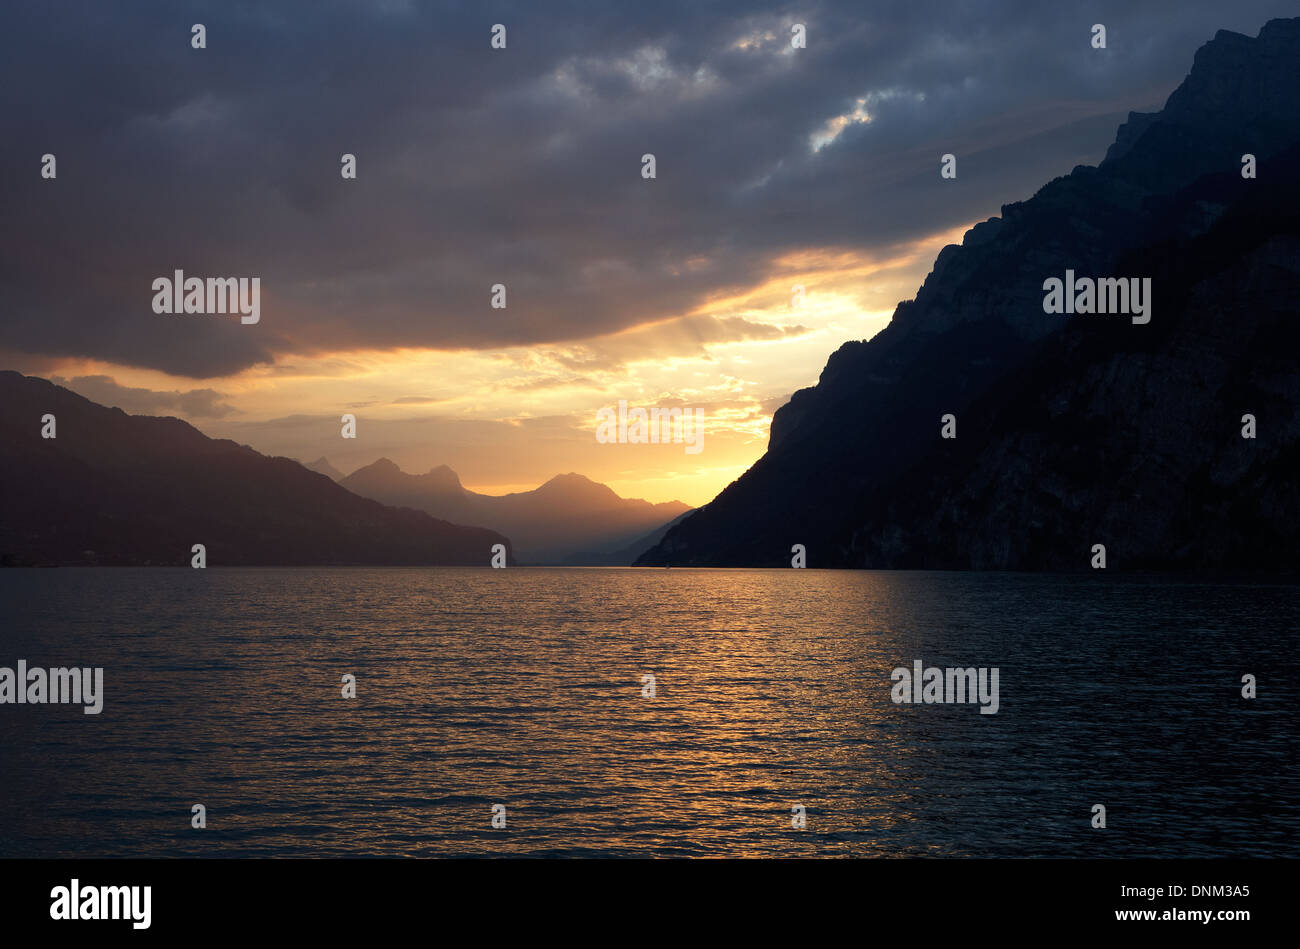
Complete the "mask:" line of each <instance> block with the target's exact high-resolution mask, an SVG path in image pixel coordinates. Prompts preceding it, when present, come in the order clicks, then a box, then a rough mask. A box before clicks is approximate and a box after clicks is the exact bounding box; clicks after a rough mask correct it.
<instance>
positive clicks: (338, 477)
mask: <svg viewBox="0 0 1300 949" xmlns="http://www.w3.org/2000/svg"><path fill="white" fill-rule="evenodd" d="M299 464H301V465H302V466H303V467H304V468H306V469H307V470H308V471H314V472H316V473H317V474H323V475H324V476H325V477H327V478H329V479H330V480H331V481H342V480H343V472H341V471H339V469H337V468H335V467H334V466H333V465H331V464H330V460H329V459H328V458H326V457H325V456H324V455H321V456H320V457H319V458H317V459H316V460H315V461H313V462H311V463H310V464H308V463H307V462H305V461H304V462H299Z"/></svg>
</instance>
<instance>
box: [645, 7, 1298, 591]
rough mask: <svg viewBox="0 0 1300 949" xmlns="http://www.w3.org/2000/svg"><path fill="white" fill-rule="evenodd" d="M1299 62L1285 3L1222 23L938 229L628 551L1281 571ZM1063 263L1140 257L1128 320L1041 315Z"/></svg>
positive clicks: (1292, 419)
mask: <svg viewBox="0 0 1300 949" xmlns="http://www.w3.org/2000/svg"><path fill="white" fill-rule="evenodd" d="M1297 63H1300V19H1287V20H1273V21H1270V22H1269V23H1268V24H1267V25H1266V26H1265V27H1264V28H1263V29H1262V30H1261V31H1260V34H1259V36H1258V37H1257V38H1253V39H1252V38H1250V37H1246V36H1242V35H1240V34H1236V33H1229V32H1226V31H1220V32H1219V33H1218V34H1217V35H1216V36H1215V38H1214V39H1213V40H1212V41H1211V42H1210V43H1208V44H1206V45H1205V46H1204V47H1202V48H1201V49H1200V50H1199V51H1198V52H1197V54H1196V57H1195V61H1194V64H1193V67H1192V70H1191V73H1190V74H1189V75H1188V77H1187V78H1186V80H1185V81H1184V82H1183V83H1182V84H1181V85H1180V86H1179V87H1178V89H1177V90H1175V91H1174V92H1173V93H1172V94H1171V95H1170V96H1169V98H1168V100H1167V102H1166V104H1165V107H1164V108H1163V109H1162V110H1161V111H1160V112H1157V113H1146V114H1139V113H1132V114H1130V116H1129V119H1128V121H1127V122H1126V123H1124V125H1123V126H1121V128H1120V129H1119V132H1118V135H1117V137H1116V141H1115V143H1114V145H1113V146H1112V147H1111V148H1110V150H1109V152H1108V153H1107V155H1106V158H1105V159H1104V160H1103V162H1102V163H1101V164H1100V165H1099V166H1097V167H1086V166H1080V167H1078V168H1075V169H1074V170H1073V172H1071V174H1069V175H1067V176H1065V177H1062V178H1057V179H1056V180H1054V181H1052V182H1051V183H1049V184H1048V185H1046V186H1045V187H1043V188H1042V189H1041V190H1040V191H1039V192H1038V193H1037V194H1035V195H1034V196H1033V197H1032V198H1031V199H1029V200H1027V201H1023V202H1018V203H1016V204H1012V205H1008V206H1005V207H1003V208H1002V214H1001V216H1000V217H996V218H992V219H990V220H988V221H985V222H983V223H981V224H978V225H976V226H975V227H974V228H972V229H971V230H970V231H968V232H967V233H966V235H965V238H964V240H963V242H962V244H961V246H960V247H958V246H949V247H945V248H944V249H943V251H942V252H941V253H940V254H939V256H938V258H937V259H936V260H935V263H934V268H933V271H932V272H931V273H930V275H929V276H928V277H927V278H926V280H925V283H924V284H923V286H922V287H921V288H920V290H919V291H918V293H917V295H916V298H915V299H914V300H912V301H908V302H904V303H901V304H899V306H898V308H897V310H896V311H895V313H894V317H893V319H892V321H891V322H890V324H889V325H888V326H887V327H886V328H885V329H884V330H883V331H881V332H880V333H879V334H878V335H877V336H875V337H874V338H872V339H871V340H869V341H865V342H864V341H854V342H849V343H845V344H844V345H843V346H842V347H840V349H839V350H838V351H837V352H836V353H834V354H833V355H832V356H831V357H830V359H829V360H828V362H827V364H826V367H825V369H824V370H823V371H822V374H821V377H820V379H819V381H818V383H817V385H816V386H813V387H811V388H808V389H803V390H800V391H799V392H796V393H795V394H794V396H793V397H792V398H791V399H790V401H789V403H787V404H786V405H785V406H783V407H782V408H781V409H780V410H778V412H777V413H776V415H775V416H774V418H773V420H772V429H771V435H770V439H769V444H768V449H767V452H766V453H765V454H764V455H763V457H762V458H761V459H760V460H759V461H758V462H757V463H756V464H755V465H754V466H753V467H752V468H751V469H750V470H749V471H747V472H746V473H745V474H744V475H743V476H742V477H741V478H739V479H738V480H737V481H735V482H733V483H732V484H731V485H730V486H729V487H728V488H727V489H726V490H724V491H723V492H722V493H721V494H720V495H719V496H718V497H717V498H715V499H714V500H713V501H711V502H710V503H709V504H708V505H707V506H706V507H704V508H701V509H700V510H699V511H697V512H695V513H694V514H692V515H691V516H690V517H687V518H686V519H684V520H683V521H682V522H681V523H680V524H679V525H677V526H676V527H675V528H673V529H672V530H670V531H669V532H668V533H667V535H666V536H665V537H664V539H663V540H662V541H661V542H660V543H659V544H658V545H656V546H655V547H654V548H653V549H652V550H650V551H647V552H646V554H644V555H643V556H642V557H641V558H640V559H639V560H638V563H639V564H641V565H647V566H648V565H658V564H663V563H671V564H673V565H688V564H701V565H703V564H718V565H769V566H788V565H789V564H790V558H791V553H790V550H791V547H792V545H794V544H804V545H805V546H806V548H807V557H808V565H809V566H830V567H887V568H949V569H1015V570H1073V569H1084V570H1086V569H1088V568H1089V565H1090V563H1091V559H1092V548H1093V545H1095V544H1102V545H1104V546H1105V547H1106V554H1107V566H1108V567H1109V568H1120V569H1126V568H1128V569H1208V570H1223V569H1235V568H1247V569H1268V570H1286V571H1293V570H1295V569H1300V543H1297V540H1300V489H1298V487H1297V479H1296V477H1295V472H1296V471H1297V470H1300V468H1298V467H1297V462H1298V461H1300V413H1298V412H1297V407H1298V406H1300V362H1297V359H1296V357H1295V353H1296V352H1297V351H1298V350H1300V345H1298V344H1300V184H1298V182H1300V107H1298V106H1297V102H1300V69H1297V68H1296V66H1297ZM1245 154H1252V155H1254V156H1255V157H1256V161H1257V177H1255V178H1253V179H1249V178H1245V177H1243V172H1242V169H1243V155H1245ZM1067 270H1072V271H1073V272H1074V273H1075V274H1077V275H1080V276H1089V277H1149V278H1151V288H1152V289H1151V296H1150V303H1151V309H1150V317H1151V318H1150V322H1149V323H1145V324H1137V323H1134V322H1133V321H1132V319H1131V318H1130V317H1129V316H1126V315H1106V316H1099V315H1068V316H1067V315H1057V314H1049V313H1047V312H1045V300H1044V298H1045V293H1044V291H1045V289H1047V287H1045V281H1046V280H1048V279H1049V278H1053V277H1055V278H1062V279H1063V278H1064V277H1065V276H1066V272H1067ZM948 413H951V414H953V415H955V416H956V436H957V437H956V438H949V439H945V438H943V437H941V417H942V416H943V415H945V414H948ZM1245 415H1252V416H1254V418H1255V420H1256V424H1257V426H1258V430H1257V437H1256V438H1253V439H1251V438H1244V437H1242V432H1243V429H1244V423H1243V416H1245ZM810 486H815V487H814V488H813V489H812V490H810Z"/></svg>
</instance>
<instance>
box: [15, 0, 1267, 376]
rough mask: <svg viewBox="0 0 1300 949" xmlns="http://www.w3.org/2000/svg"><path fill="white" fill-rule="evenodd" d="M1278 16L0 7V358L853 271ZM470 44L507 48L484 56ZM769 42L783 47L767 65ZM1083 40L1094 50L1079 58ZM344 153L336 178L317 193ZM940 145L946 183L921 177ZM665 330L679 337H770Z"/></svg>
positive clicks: (101, 356) (215, 362)
mask: <svg viewBox="0 0 1300 949" xmlns="http://www.w3.org/2000/svg"><path fill="white" fill-rule="evenodd" d="M1283 12H1285V11H1284V10H1283V9H1282V8H1281V5H1280V4H1278V3H1276V2H1272V0H1242V2H1239V3H1235V4H1233V5H1232V6H1231V7H1230V8H1225V7H1223V5H1222V4H1217V3H1210V2H1201V3H1194V2H1178V3H1175V2H1166V0H1159V2H1152V3H1147V4H1142V5H1140V7H1139V6H1138V5H1133V4H1130V3H1128V2H1127V0H1098V2H1095V3H1093V4H1092V5H1091V6H1090V7H1089V10H1088V13H1087V16H1086V17H1081V16H1080V15H1079V14H1078V13H1077V11H1075V10H1073V9H1070V8H1069V5H1064V6H1057V5H1051V4H1035V3H1030V2H1027V0H1023V2H1022V0H1001V2H997V0H990V2H988V3H981V4H968V5H955V4H951V3H932V2H924V0H907V2H893V3H884V4H872V5H863V4H861V3H858V2H852V0H843V2H830V0H810V2H809V3H807V4H804V5H801V6H799V7H797V8H790V7H787V6H785V5H784V4H779V3H761V2H760V3H758V4H754V3H750V2H747V3H744V4H740V3H736V4H726V3H721V4H700V3H698V2H694V0H689V2H688V0H680V2H670V0H666V2H662V3H656V4H649V5H646V4H634V3H627V4H612V3H610V4H601V5H598V6H595V5H591V4H586V3H576V2H572V3H554V4H545V5H540V4H509V3H506V4H502V5H499V7H498V8H494V12H493V14H492V16H491V17H485V16H483V15H480V14H479V13H477V12H474V10H473V7H472V6H470V7H468V8H462V7H460V6H459V5H446V4H421V3H396V2H395V3H386V4H383V5H379V6H375V5H368V4H361V3H354V2H344V0H322V2H319V3H313V4H311V5H310V7H303V8H296V7H284V8H274V7H264V6H262V5H257V4H251V5H246V4H230V3H225V2H221V3H218V2H215V0H212V2H194V3H190V4H188V5H187V6H186V7H185V15H184V18H183V19H182V18H180V17H178V16H177V15H176V14H175V7H174V5H173V4H170V3H164V2H161V0H158V2H152V3H139V4H132V5H130V6H129V7H125V8H122V9H119V10H115V11H114V12H113V13H112V14H111V15H109V14H105V13H104V12H103V9H102V6H101V5H100V4H98V3H96V2H92V0H86V2H83V3H80V4H76V3H74V4H71V5H70V7H69V8H67V9H65V10H63V12H61V14H60V16H59V17H57V18H53V17H50V16H49V15H48V13H47V12H46V11H45V10H44V9H43V8H42V7H41V6H40V5H18V6H17V7H16V8H14V9H12V10H9V11H7V13H6V36H7V38H9V39H10V41H11V42H10V43H9V44H8V49H7V53H6V56H5V57H4V58H3V60H0V111H2V112H3V115H4V117H5V125H6V140H7V141H8V142H10V143H11V144H12V145H13V147H11V148H7V149H5V150H4V152H3V153H2V154H0V176H2V177H3V180H4V181H5V183H6V195H5V202H6V206H5V211H4V214H3V215H2V216H0V306H3V308H4V310H3V312H4V318H3V320H0V351H3V350H9V351H13V352H17V353H21V354H31V355H32V358H33V359H40V358H48V357H52V356H66V357H78V358H84V359H93V360H100V361H103V362H107V363H115V364H118V365H123V366H134V367H141V368H146V369H156V370H162V371H165V372H168V373H172V374H176V375H182V376H186V377H190V378H214V377H221V376H224V375H228V374H232V373H235V372H237V371H239V370H243V369H247V368H249V367H255V366H259V365H266V364H272V363H276V362H277V361H280V362H284V361H292V360H293V359H294V358H295V356H319V355H321V354H328V353H331V352H335V351H341V350H355V349H362V348H370V349H398V348H403V347H405V348H417V349H418V348H429V347H432V348H439V349H446V350H457V349H494V348H501V347H507V346H527V345H538V344H544V345H571V344H576V343H582V342H584V341H590V340H593V339H597V338H600V339H609V338H612V337H613V336H615V335H617V334H619V333H620V332H622V331H627V330H630V329H633V328H635V327H638V326H642V325H646V324H656V325H658V324H661V323H662V322H663V321H665V320H669V319H672V318H681V317H688V316H689V315H690V314H693V313H696V312H697V311H698V310H699V309H700V308H701V306H702V305H704V303H705V302H706V301H708V300H710V299H714V298H717V297H718V296H719V295H726V294H729V293H731V294H734V293H740V292H742V291H744V290H745V289H746V288H748V287H751V286H753V285H754V284H755V283H758V282H761V281H762V280H763V279H764V278H765V276H766V275H767V274H768V273H769V272H770V268H771V265H772V261H774V260H776V259H780V258H783V257H788V256H790V255H792V254H797V253H799V252H801V251H806V250H814V249H833V250H841V251H845V252H852V253H856V254H862V255H878V254H880V253H881V252H882V251H884V250H885V249H888V248H890V247H895V246H899V245H903V244H907V243H908V242H912V241H915V240H917V239H918V238H920V237H922V236H924V235H926V234H933V233H936V232H938V231H941V230H944V229H946V228H951V227H954V226H958V225H961V224H964V223H968V222H970V221H974V220H980V219H983V218H985V217H988V216H990V215H991V214H996V213H997V212H998V209H999V207H1000V205H1001V204H1002V203H1006V202H1009V201H1012V200H1018V199H1021V198H1024V197H1027V196H1028V195H1029V194H1030V193H1032V191H1033V190H1034V189H1035V188H1037V187H1038V186H1039V185H1041V184H1042V183H1044V182H1045V181H1046V180H1048V179H1049V178H1051V177H1053V176H1055V175H1058V174H1063V173H1066V172H1068V171H1069V170H1070V168H1071V167H1072V166H1073V165H1075V164H1078V163H1080V162H1095V161H1097V160H1098V159H1099V158H1100V157H1101V155H1102V154H1104V151H1105V147H1106V145H1107V144H1108V143H1109V141H1110V139H1111V137H1112V135H1113V132H1114V128H1115V126H1116V125H1117V124H1118V122H1119V121H1120V120H1121V119H1122V118H1123V114H1124V113H1125V112H1126V111H1127V110H1128V109H1130V108H1149V107H1153V106H1156V105H1158V104H1159V103H1160V102H1161V101H1162V100H1163V98H1164V97H1165V96H1166V95H1167V94H1168V92H1169V91H1170V90H1172V89H1173V87H1174V86H1175V85H1176V84H1177V83H1178V81H1179V80H1180V79H1181V78H1182V76H1183V75H1184V74H1185V73H1186V71H1187V69H1188V68H1189V66H1190V63H1191V58H1192V54H1193V52H1194V51H1195V49H1196V48H1197V47H1198V46H1199V45H1200V44H1202V43H1203V42H1205V41H1207V40H1208V39H1209V38H1210V37H1212V36H1213V34H1214V32H1215V31H1216V30H1217V29H1219V28H1221V27H1226V28H1230V29H1238V30H1241V31H1243V32H1250V33H1252V34H1253V33H1254V32H1256V31H1257V30H1258V28H1259V26H1260V25H1262V23H1263V22H1264V20H1265V19H1267V17H1268V16H1269V15H1277V14H1281V13H1283ZM1085 20H1086V21H1087V22H1084V21H1085ZM191 22H202V23H204V24H205V25H206V26H207V31H208V48H207V49H205V50H194V49H192V48H191V47H190V44H189V39H190V37H189V30H188V24H189V23H191ZM491 22H502V23H504V24H505V25H506V26H507V28H508V37H509V39H508V47H507V49H505V50H492V49H490V47H489V42H488V40H489V27H490V25H491ZM792 22H804V23H806V25H807V27H808V34H807V35H808V46H807V48H806V49H802V50H792V49H791V48H790V46H789V35H790V34H789V28H790V24H791V23H792ZM1093 22H1104V23H1106V24H1107V27H1108V40H1109V48H1108V49H1107V50H1102V51H1099V50H1093V49H1091V47H1090V45H1089V42H1088V41H1089V39H1090V34H1089V32H1088V30H1089V27H1090V25H1091V23H1093ZM45 152H51V153H54V154H55V155H56V157H57V160H58V178H57V179H55V180H44V179H42V178H41V177H40V175H39V161H38V159H39V156H40V155H41V154H43V153H45ZM345 152H347V153H352V154H355V155H356V157H357V168H358V177H357V179H356V180H344V179H342V178H341V177H340V175H339V167H340V165H339V159H340V156H341V155H342V154H343V153H345ZM646 152H652V153H654V154H655V155H656V158H657V164H658V177H657V178H656V179H655V180H652V181H647V180H644V179H642V178H641V176H640V167H641V165H640V158H641V156H642V154H644V153H646ZM948 152H951V153H953V154H956V155H957V156H958V162H959V174H958V178H957V179H956V180H953V181H943V180H941V179H940V178H939V175H938V162H939V157H940V155H942V154H944V153H948ZM176 268H181V269H184V270H185V271H186V273H187V274H191V275H198V276H258V277H260V278H261V281H262V308H261V309H262V320H261V322H260V323H259V324H257V325H256V326H245V325H241V324H240V323H239V321H238V320H237V319H231V318H223V317H210V316H183V315H182V316H159V315H156V314H154V313H152V311H151V309H150V306H149V304H150V300H151V292H150V284H151V281H152V279H153V278H154V277H157V276H160V275H165V274H170V273H171V272H172V270H174V269H176ZM495 283H504V284H506V285H507V287H508V292H509V306H508V308H506V309H504V310H494V309H491V308H490V306H489V298H490V288H491V286H492V285H493V284H495ZM692 327H693V329H694V330H695V331H696V332H697V333H698V339H693V338H692V335H691V332H690V330H691V329H692ZM680 329H681V332H678V331H672V333H673V334H674V338H675V339H676V340H677V342H679V343H680V344H681V345H682V346H685V347H688V348H690V347H695V346H697V345H698V343H699V342H700V341H702V340H704V339H706V338H707V337H708V336H709V334H724V335H725V334H727V333H735V332H746V333H747V332H751V331H752V332H767V330H761V329H760V330H751V328H749V327H745V326H738V325H734V324H730V323H728V322H727V321H726V319H725V317H718V318H717V321H715V323H714V324H712V325H711V324H708V323H707V322H702V321H696V322H695V323H694V324H691V323H685V324H683V325H682V326H681V327H680ZM785 331H786V330H782V332H785ZM658 332H660V331H656V333H658ZM751 338H752V337H751ZM596 345H600V346H604V345H605V344H604V343H599V344H596ZM614 348H617V345H614Z"/></svg>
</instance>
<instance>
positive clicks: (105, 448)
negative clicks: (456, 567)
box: [0, 371, 510, 566]
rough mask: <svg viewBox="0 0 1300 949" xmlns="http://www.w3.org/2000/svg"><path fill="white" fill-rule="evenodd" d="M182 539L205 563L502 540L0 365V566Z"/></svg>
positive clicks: (391, 557)
mask: <svg viewBox="0 0 1300 949" xmlns="http://www.w3.org/2000/svg"><path fill="white" fill-rule="evenodd" d="M47 416H53V421H52V422H51V421H50V420H49V419H48V418H47ZM47 433H48V434H52V435H53V437H46V434H47ZM195 544H202V545H203V546H204V548H205V551H206V560H207V565H208V566H218V565H222V566H232V565H255V564H367V565H370V564H374V565H398V564H413V565H414V564H420V565H424V564H433V565H437V564H469V565H481V566H487V565H488V564H489V562H490V560H491V557H492V548H493V546H494V545H496V544H504V545H505V546H506V550H507V552H508V551H509V550H510V541H509V540H507V539H506V537H504V536H503V535H501V534H498V533H496V532H494V531H490V530H486V529H484V528H481V527H466V526H460V525H456V524H449V523H447V522H446V521H443V520H438V519H437V518H434V517H430V516H429V515H428V514H425V513H423V512H421V511H413V510H409V509H408V510H401V509H397V508H393V507H388V506H385V505H383V504H380V503H378V502H377V501H372V500H369V499H367V498H361V497H358V496H357V495H355V494H353V493H351V492H350V491H348V490H347V489H345V488H342V487H340V486H339V485H337V484H335V483H334V482H333V481H331V480H330V479H329V478H328V477H326V476H324V475H321V474H317V473H315V472H312V471H308V470H307V469H306V468H304V467H303V466H302V465H300V464H298V462H296V461H293V460H291V459H289V458H270V457H267V456H266V455H261V454H259V453H257V452H256V451H254V450H253V449H251V448H249V447H248V446H247V445H238V444H236V443H235V442H232V441H228V440H224V439H213V438H208V437H207V436H206V435H204V434H203V433H202V432H200V431H198V430H197V429H195V428H194V427H193V426H191V425H189V424H187V423H185V422H183V421H180V420H179V419H175V418H154V417H151V416H144V415H127V414H126V413H125V412H123V411H122V410H121V409H117V408H106V407H104V406H102V405H97V404H96V403H94V402H91V401H90V400H88V399H85V398H83V397H81V396H79V395H77V394H76V393H75V392H71V391H69V390H68V389H65V388H62V387H61V386H57V385H54V384H53V383H51V382H48V381H46V380H44V379H38V378H34V377H29V376H23V375H20V374H19V373H16V372H9V371H0V563H4V564H9V565H28V564H42V565H45V564H113V565H117V564H173V565H177V566H188V565H189V564H190V562H191V556H192V553H191V551H192V548H193V545H195Z"/></svg>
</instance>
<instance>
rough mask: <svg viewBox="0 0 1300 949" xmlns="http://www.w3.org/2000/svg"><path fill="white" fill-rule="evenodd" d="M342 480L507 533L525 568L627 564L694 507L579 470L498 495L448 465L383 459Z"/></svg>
mask: <svg viewBox="0 0 1300 949" xmlns="http://www.w3.org/2000/svg"><path fill="white" fill-rule="evenodd" d="M339 483H340V484H341V485H342V486H343V487H345V488H347V489H348V490H349V491H352V492H354V493H356V494H359V495H361V496H362V497H367V498H373V499H374V500H376V501H382V502H383V503H384V504H390V505H394V506H398V507H410V508H415V509H417V510H420V511H425V512H426V513H429V514H432V515H433V516H434V517H438V518H442V519H444V520H448V521H452V522H454V523H457V524H481V525H483V526H485V527H489V528H491V529H492V530H496V531H500V532H501V533H502V534H505V535H506V536H508V537H509V538H510V539H511V540H512V541H513V542H514V553H515V556H516V557H517V558H518V559H519V561H520V562H521V563H539V564H585V565H593V566H596V565H618V566H627V565H628V564H630V563H631V562H632V561H633V560H634V559H635V558H636V556H637V554H639V553H640V552H642V551H644V550H646V549H647V548H649V547H651V546H653V545H654V544H655V543H656V542H658V540H659V539H660V538H661V537H662V536H663V534H664V533H665V532H666V531H667V529H668V527H669V525H670V524H672V523H673V522H675V521H676V520H677V519H678V518H680V517H681V516H682V515H683V514H685V513H687V512H688V511H690V510H691V508H690V506H689V505H686V504H683V503H682V502H681V501H667V502H663V503H659V504H652V503H650V502H649V501H643V500H640V499H635V498H622V497H619V496H618V495H617V494H616V493H614V491H613V490H611V489H610V488H609V487H607V486H606V485H603V484H598V483H597V482H595V481H592V480H591V479H589V478H586V477H583V476H582V475H580V474H574V473H572V472H570V473H568V474H562V475H556V476H555V477H554V478H552V479H551V480H550V481H547V482H546V483H545V484H543V485H542V486H540V487H538V488H534V489H533V490H531V491H520V492H516V493H513V494H505V495H500V496H497V495H490V494H479V493H478V492H475V491H470V490H469V489H467V488H465V487H464V486H463V485H462V484H461V483H460V477H459V476H458V475H457V474H456V472H455V471H453V470H452V469H451V468H448V467H447V466H446V465H439V466H438V467H437V468H434V469H432V470H430V471H427V472H425V473H424V474H419V475H416V474H408V473H407V472H404V471H402V470H401V469H400V468H399V467H398V466H397V465H396V464H394V463H393V462H392V461H390V460H388V459H387V458H380V459H379V460H378V461H376V462H374V463H373V464H369V465H366V466H365V467H364V468H359V469H357V470H356V471H354V472H352V473H351V474H350V475H348V476H347V477H346V478H343V479H341V480H340V482H339Z"/></svg>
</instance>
